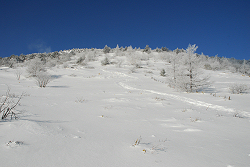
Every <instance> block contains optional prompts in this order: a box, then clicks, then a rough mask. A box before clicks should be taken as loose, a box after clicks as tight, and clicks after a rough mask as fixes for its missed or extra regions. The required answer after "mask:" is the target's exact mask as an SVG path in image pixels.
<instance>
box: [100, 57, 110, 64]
mask: <svg viewBox="0 0 250 167" xmlns="http://www.w3.org/2000/svg"><path fill="white" fill-rule="evenodd" d="M101 64H102V65H103V66H105V65H108V64H110V61H109V59H108V58H107V57H105V59H104V60H102V61H101Z"/></svg>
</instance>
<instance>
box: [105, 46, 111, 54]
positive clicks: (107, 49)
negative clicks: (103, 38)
mask: <svg viewBox="0 0 250 167" xmlns="http://www.w3.org/2000/svg"><path fill="white" fill-rule="evenodd" d="M110 50H111V48H110V47H108V46H107V45H105V47H104V48H103V52H104V53H105V54H106V53H109V52H110Z"/></svg>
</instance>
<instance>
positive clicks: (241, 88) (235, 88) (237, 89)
mask: <svg viewBox="0 0 250 167" xmlns="http://www.w3.org/2000/svg"><path fill="white" fill-rule="evenodd" d="M247 90H249V87H248V86H247V85H245V84H238V83H235V84H232V85H230V86H229V91H230V93H233V94H240V93H246V91H247Z"/></svg>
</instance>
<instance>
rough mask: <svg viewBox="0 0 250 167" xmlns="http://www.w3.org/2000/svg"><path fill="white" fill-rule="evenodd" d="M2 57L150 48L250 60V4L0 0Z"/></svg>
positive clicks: (236, 0) (232, 0)
mask: <svg viewBox="0 0 250 167" xmlns="http://www.w3.org/2000/svg"><path fill="white" fill-rule="evenodd" d="M0 1H1V5H0V56H1V57H6V56H10V55H12V54H15V55H20V54H22V53H23V54H30V53H36V52H52V51H60V50H64V49H73V48H104V46H105V45H108V46H109V47H111V48H114V47H116V45H117V44H118V45H119V46H123V47H125V46H130V45H131V46H132V47H140V48H145V46H146V45H149V46H150V47H151V48H152V49H155V48H156V47H159V48H161V47H167V48H169V49H171V50H174V49H176V48H177V47H178V48H184V49H186V48H187V46H188V44H196V45H197V46H198V47H199V48H198V49H197V53H199V54H200V53H201V52H203V53H204V54H205V55H209V56H215V55H217V54H218V56H219V57H227V58H231V57H234V58H236V59H247V60H249V59H250V52H249V48H250V0H121V1H119V0H70V1H69V0H67V1H66V0H22V1H17V0H0Z"/></svg>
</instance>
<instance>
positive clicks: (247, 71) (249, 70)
mask: <svg viewBox="0 0 250 167" xmlns="http://www.w3.org/2000/svg"><path fill="white" fill-rule="evenodd" d="M239 71H240V72H241V73H242V74H244V75H247V74H250V66H249V65H248V64H247V63H246V60H245V59H244V60H243V63H242V65H241V66H240V69H239Z"/></svg>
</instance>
